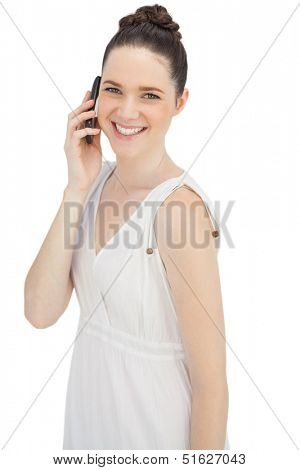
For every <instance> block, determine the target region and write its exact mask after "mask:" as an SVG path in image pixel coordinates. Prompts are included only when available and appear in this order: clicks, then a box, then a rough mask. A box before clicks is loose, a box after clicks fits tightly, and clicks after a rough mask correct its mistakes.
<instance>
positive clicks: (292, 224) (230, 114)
mask: <svg viewBox="0 0 300 470" xmlns="http://www.w3.org/2000/svg"><path fill="white" fill-rule="evenodd" d="M145 4H148V3H147V2H146V3H142V2H135V1H127V2H126V3H125V2H121V1H118V0H115V1H114V2H99V1H89V2H82V1H78V0H72V2H68V1H64V2H62V1H58V0H52V1H51V2H50V1H48V2H38V1H27V2H24V3H23V2H17V1H5V2H4V3H2V4H1V5H0V35H1V75H0V80H1V86H0V94H1V113H0V120H1V122H0V127H1V172H0V178H1V184H0V188H1V212H2V224H1V227H2V229H1V264H0V270H1V287H2V289H1V330H0V331H1V333H0V334H1V337H0V340H1V371H2V385H1V402H0V404H1V409H0V411H1V435H0V437H1V447H2V448H3V450H2V458H3V459H4V460H6V464H5V468H12V467H14V466H15V464H16V462H19V464H20V465H21V463H22V462H23V464H24V463H25V462H27V461H28V462H30V459H29V457H28V456H29V453H31V458H32V459H35V460H34V461H33V460H32V463H31V467H32V468H35V467H36V468H41V462H42V460H41V459H42V458H43V459H44V461H43V466H42V468H52V466H53V465H52V464H51V455H62V454H63V452H62V450H61V449H62V438H63V418H64V405H65V393H66V387H67V380H68V373H69V367H70V360H71V352H72V349H70V346H71V344H72V342H73V340H74V337H75V332H76V326H77V321H78V316H79V308H78V302H77V298H76V294H75V292H73V295H72V298H71V301H70V304H69V307H68V309H67V310H66V312H65V313H64V315H62V317H61V318H60V319H59V320H58V322H57V323H56V324H55V325H54V326H52V327H50V328H47V329H45V330H38V329H35V328H34V327H32V326H31V325H30V324H29V323H28V322H27V320H26V319H25V317H24V299H23V288H24V281H25V277H26V275H27V272H28V270H29V268H30V266H31V264H32V262H33V260H34V258H35V256H36V255H37V253H38V250H39V248H40V246H41V244H42V242H43V240H44V238H45V236H46V235H47V232H48V230H49V228H50V225H51V223H52V221H53V219H54V217H55V215H56V213H57V210H58V208H59V205H60V202H61V199H62V195H63V190H64V188H65V186H66V184H67V162H66V157H65V154H64V150H63V145H64V139H65V132H66V125H67V115H68V113H69V112H70V111H71V108H72V109H73V108H75V107H77V106H78V105H79V104H80V103H81V100H82V98H83V95H84V93H85V91H86V90H88V89H91V85H92V81H93V79H94V77H95V76H96V75H101V69H100V68H101V64H102V57H103V53H104V50H105V47H106V45H107V43H108V42H109V40H110V39H111V37H112V36H113V35H114V34H115V33H116V31H117V29H118V21H119V19H120V18H121V17H122V16H125V15H127V14H129V13H133V12H134V11H135V10H136V8H138V7H140V6H142V5H145ZM149 4H152V3H151V2H150V3H149ZM163 5H164V6H165V7H166V8H167V9H168V11H169V12H170V14H171V15H172V17H173V20H174V21H176V22H178V23H179V25H180V31H181V34H182V36H183V39H182V41H183V44H184V46H185V48H186V51H187V55H188V80H187V83H186V87H187V88H188V89H189V91H190V96H189V100H188V103H187V105H186V107H185V109H184V111H183V112H182V113H181V114H179V115H178V116H177V117H176V118H174V120H173V122H172V124H171V127H170V129H169V132H168V134H167V138H166V144H167V150H168V152H169V154H170V155H172V158H173V159H174V161H175V163H176V164H177V165H179V166H180V167H182V168H184V169H186V170H188V169H189V168H190V167H191V169H190V174H191V176H193V177H194V178H195V179H196V180H197V181H198V183H199V184H200V185H201V186H202V187H203V188H204V190H205V191H206V193H207V194H208V195H209V197H210V199H211V200H212V201H220V204H221V215H222V214H223V215H224V213H225V212H226V207H227V206H228V205H229V204H230V201H234V204H233V207H232V210H231V211H230V214H229V217H228V219H227V222H226V233H225V232H224V233H222V242H221V243H222V246H221V250H220V254H219V269H220V276H221V284H222V293H223V305H224V314H225V322H226V338H227V346H228V348H227V371H228V372H227V373H228V384H229V393H230V404H229V419H228V433H229V440H230V446H231V450H230V452H232V453H234V452H235V451H236V452H246V453H247V457H248V459H249V460H250V459H252V460H253V462H254V463H255V462H256V464H257V465H258V463H259V461H258V460H255V458H254V457H253V456H254V455H258V451H260V452H261V453H262V451H265V452H264V454H265V455H264V458H265V459H266V460H267V459H272V458H275V457H276V458H277V459H279V460H280V459H281V458H285V459H286V461H287V460H288V459H291V460H293V458H294V457H296V455H298V454H299V450H298V452H297V446H298V447H299V446H300V432H299V420H300V412H299V396H300V390H299V388H300V387H299V326H300V324H299V315H300V308H299V304H300V302H299V300H300V299H299V262H300V256H299V255H300V251H299V246H298V242H299V236H300V233H299V209H300V189H299V172H300V158H299V157H300V155H299V150H300V148H299V147H300V145H299V119H300V111H299V101H300V93H299V87H300V73H299V71H300V63H299V60H300V59H299V57H300V54H299V39H300V37H299V31H300V7H299V8H298V9H297V11H296V12H295V14H294V15H293V16H292V17H291V18H290V21H289V22H288V24H287V25H286V27H285V28H284V30H283V31H282V32H281V34H279V36H278V38H277V39H276V36H277V35H278V33H280V30H281V29H282V27H283V26H284V23H285V22H286V21H287V20H288V18H289V17H290V15H291V14H292V12H293V10H294V9H295V7H296V6H297V2H296V1H292V0H284V1H283V0H282V1H274V0H273V1H266V0H260V1H258V0H255V1H254V0H251V1H249V0H248V1H241V0H235V1H229V0H219V1H212V0H206V1H198V2H194V1H191V0H190V1H187V0H185V1H184V2H179V1H172V2H171V1H164V2H163ZM275 39H276V40H275ZM274 40H275V42H274V43H273V41H274ZM272 43H273V46H272V47H271V48H270V49H269V52H267V50H268V48H269V47H270V46H271V45H272ZM266 52H267V54H266ZM265 54H266V55H265ZM264 55H265V56H264ZM261 59H262V61H261V63H259V62H260V60H261ZM252 72H254V73H253V75H252V76H251V74H252ZM248 80H249V81H248ZM231 105H232V106H231ZM70 107H71V108H70ZM223 118H224V119H223ZM219 124H220V125H219ZM218 125H219V127H217V126H218ZM208 139H209V141H208ZM207 141H208V142H207ZM206 143H207V145H206ZM204 145H206V146H205V148H204V149H203V146H204ZM102 148H103V154H104V155H105V158H106V159H109V160H114V159H115V156H114V154H113V153H112V150H111V148H110V145H109V142H108V140H107V139H106V137H105V136H103V137H102ZM201 149H203V150H202V153H201V155H200V156H199V157H198V158H196V157H197V155H198V154H199V152H200V150H201ZM222 229H223V228H222ZM227 230H228V232H227ZM68 350H69V351H68ZM67 351H68V352H67ZM193 452H194V451H193ZM99 453H100V451H99ZM102 453H103V454H105V452H102ZM68 454H72V452H68ZM74 454H78V455H79V454H81V452H80V451H78V452H74ZM83 454H85V453H84V452H83ZM107 454H108V455H109V454H112V452H107ZM160 454H163V455H167V454H168V453H166V452H160V453H159V452H158V453H156V455H160ZM179 454H180V455H181V452H179ZM179 454H178V455H179ZM120 455H124V456H125V455H126V452H125V451H122V452H120ZM145 455H148V456H150V455H152V453H151V451H147V452H145ZM170 455H172V453H171V452H170ZM37 456H39V459H37ZM260 458H261V457H260ZM257 459H258V457H257ZM179 460H180V459H179ZM253 462H252V466H251V468H255V466H254V463H253ZM70 467H71V466H70Z"/></svg>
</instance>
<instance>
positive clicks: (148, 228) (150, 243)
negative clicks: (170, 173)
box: [144, 175, 220, 254]
mask: <svg viewBox="0 0 300 470" xmlns="http://www.w3.org/2000/svg"><path fill="white" fill-rule="evenodd" d="M180 178H181V177H180ZM180 178H175V179H173V180H172V181H170V182H169V183H168V182H166V185H163V186H162V187H160V188H159V193H158V194H154V195H153V200H151V201H149V204H150V206H151V207H150V210H149V213H148V214H147V217H146V221H145V232H144V234H145V243H146V247H145V248H146V252H147V253H148V254H152V253H153V250H154V249H157V240H156V236H155V230H154V222H155V216H156V213H157V209H158V207H159V206H160V205H162V204H163V202H164V201H165V199H166V198H167V197H168V196H169V195H170V194H171V193H173V192H174V191H175V190H176V189H177V188H179V187H182V186H186V187H187V188H188V189H190V190H192V191H194V192H195V193H196V194H198V196H200V198H201V199H202V201H203V202H204V205H205V208H206V211H207V214H208V217H209V220H210V224H211V234H212V236H213V237H214V238H220V228H219V227H220V224H219V221H218V219H217V216H216V212H215V210H214V208H213V204H212V202H211V200H210V199H209V197H208V196H207V195H206V193H205V192H204V190H203V189H202V188H201V187H200V186H199V185H198V184H197V183H196V181H195V180H194V179H193V178H192V177H190V176H189V175H186V176H185V177H184V178H183V179H180ZM218 247H219V246H218Z"/></svg>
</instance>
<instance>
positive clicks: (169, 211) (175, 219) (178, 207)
mask: <svg viewBox="0 0 300 470" xmlns="http://www.w3.org/2000/svg"><path fill="white" fill-rule="evenodd" d="M154 230H155V234H156V238H157V241H158V246H159V248H160V250H162V251H164V250H166V249H167V246H166V244H167V243H168V240H169V241H170V240H172V241H173V242H172V243H171V244H169V250H171V249H172V248H173V249H174V250H175V251H176V245H177V242H178V248H177V249H179V248H181V249H183V248H184V247H183V244H184V242H186V247H185V249H187V248H188V246H190V251H193V246H194V249H196V247H198V248H199V247H200V246H202V247H204V246H205V245H206V246H207V248H208V249H209V248H210V249H212V250H214V249H217V247H216V241H215V237H214V236H213V231H214V227H213V225H212V222H211V220H210V217H209V214H208V209H207V206H206V203H205V202H204V201H203V199H202V197H201V196H200V195H199V194H198V193H197V192H196V191H194V190H193V189H192V188H191V187H189V186H185V185H183V186H180V187H179V188H177V189H175V190H174V191H173V192H172V193H171V194H170V195H169V196H168V197H167V198H166V199H165V200H164V202H163V203H162V204H161V205H160V206H159V208H158V209H157V212H156V216H155V220H154Z"/></svg>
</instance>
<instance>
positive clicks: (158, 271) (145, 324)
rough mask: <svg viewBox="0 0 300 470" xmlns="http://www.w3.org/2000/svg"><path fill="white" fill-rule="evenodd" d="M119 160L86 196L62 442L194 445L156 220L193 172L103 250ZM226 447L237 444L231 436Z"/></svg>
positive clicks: (74, 445) (72, 445)
mask: <svg viewBox="0 0 300 470" xmlns="http://www.w3.org/2000/svg"><path fill="white" fill-rule="evenodd" d="M115 166H116V162H113V161H105V162H103V164H102V168H101V171H100V172H99V174H98V176H97V177H96V179H95V181H94V183H93V185H92V187H91V190H90V191H89V194H88V196H87V198H86V202H85V204H84V209H83V212H82V215H81V229H80V231H79V236H78V240H77V244H76V247H75V248H74V252H73V257H72V265H71V276H72V280H73V283H74V289H75V292H76V296H77V299H78V302H79V306H80V315H79V321H78V327H77V332H76V339H75V342H74V348H73V353H72V359H71V367H70V372H69V379H68V386H67V393H66V400H65V416H64V437H63V449H98V450H100V449H190V426H191V399H192V389H191V384H190V379H189V373H188V367H187V362H186V355H185V351H184V348H183V344H182V338H181V335H180V330H179V328H178V322H177V314H176V310H175V305H174V302H173V299H172V294H171V288H170V285H169V283H168V279H167V275H166V270H165V266H164V263H163V261H162V259H161V257H160V255H159V251H158V248H157V243H156V238H155V232H154V218H155V214H156V212H157V209H158V207H159V205H160V204H162V203H163V201H164V200H165V199H166V198H167V197H168V196H169V195H170V194H171V193H172V192H173V191H174V190H175V189H176V188H178V187H179V186H182V185H183V184H184V185H188V186H189V187H190V188H191V189H193V190H194V191H195V192H196V193H197V194H199V195H200V196H201V198H202V200H203V201H204V202H205V206H206V208H207V212H208V215H209V218H210V221H211V227H212V232H213V233H214V235H215V236H218V230H219V227H218V224H217V222H216V218H215V216H214V215H213V214H214V212H213V207H212V204H211V202H210V201H209V199H208V198H207V196H206V195H205V194H204V191H203V190H202V189H201V188H200V187H199V186H198V184H197V183H196V181H195V180H194V179H193V178H192V177H191V176H189V175H185V176H184V177H183V175H180V176H179V177H175V178H170V179H168V180H166V181H164V182H163V183H161V184H159V185H158V186H156V187H155V188H154V189H153V190H151V191H150V192H149V194H148V195H147V196H146V198H145V199H144V200H143V201H142V203H141V204H139V205H138V206H137V209H136V210H135V212H134V213H133V215H132V216H130V217H129V219H128V220H127V222H125V224H124V225H122V226H121V228H120V230H118V232H116V233H115V235H114V236H113V237H112V238H111V239H110V240H108V242H107V243H106V245H105V246H104V247H102V248H101V250H100V251H99V253H98V254H96V251H95V244H94V233H95V221H96V214H97V208H98V204H99V201H100V196H101V191H102V188H103V186H104V183H105V181H106V179H108V177H109V176H110V175H111V173H112V172H113V171H114V169H115ZM225 449H229V441H228V435H227V433H226V442H225Z"/></svg>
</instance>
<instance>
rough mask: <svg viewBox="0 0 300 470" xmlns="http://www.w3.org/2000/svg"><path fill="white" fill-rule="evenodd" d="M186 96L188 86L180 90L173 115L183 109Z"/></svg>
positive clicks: (187, 94)
mask: <svg viewBox="0 0 300 470" xmlns="http://www.w3.org/2000/svg"><path fill="white" fill-rule="evenodd" d="M188 97H189V90H188V88H185V89H184V90H183V92H182V95H181V96H180V97H179V98H177V102H176V108H175V112H174V116H176V115H177V114H179V113H180V112H181V111H182V110H183V108H184V107H185V105H186V102H187V100H188Z"/></svg>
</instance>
